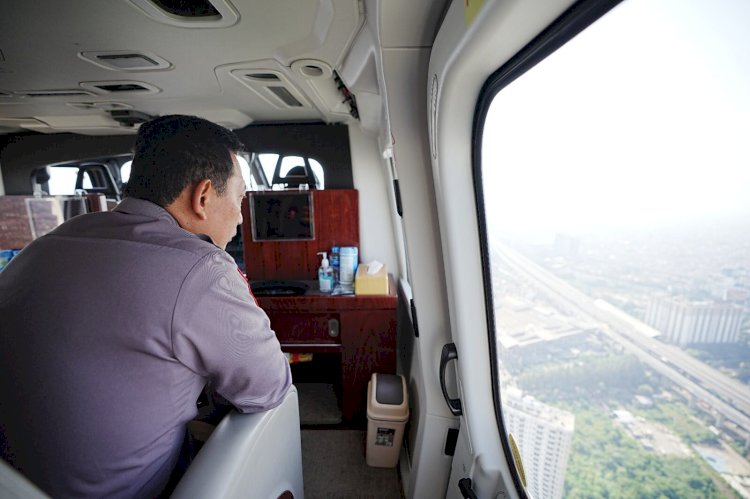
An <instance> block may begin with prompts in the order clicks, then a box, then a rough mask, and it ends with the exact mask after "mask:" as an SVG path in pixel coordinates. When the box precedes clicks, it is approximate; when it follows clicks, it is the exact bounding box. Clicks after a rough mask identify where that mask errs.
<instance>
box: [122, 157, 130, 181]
mask: <svg viewBox="0 0 750 499" xmlns="http://www.w3.org/2000/svg"><path fill="white" fill-rule="evenodd" d="M132 164H133V160H130V161H126V162H125V163H123V164H122V166H121V167H120V181H121V182H122V183H123V184H124V183H125V182H127V181H128V180H130V167H131V165H132Z"/></svg>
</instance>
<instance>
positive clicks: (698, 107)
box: [483, 0, 750, 233]
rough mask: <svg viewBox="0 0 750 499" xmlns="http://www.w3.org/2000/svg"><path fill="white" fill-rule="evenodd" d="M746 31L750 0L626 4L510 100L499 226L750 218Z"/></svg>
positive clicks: (521, 83) (500, 150) (494, 122)
mask: <svg viewBox="0 0 750 499" xmlns="http://www.w3.org/2000/svg"><path fill="white" fill-rule="evenodd" d="M748 25H750V2H749V1H747V0H701V1H697V0H696V1H694V0H681V1H677V0H626V1H625V2H623V3H622V4H620V5H619V6H617V7H616V8H615V9H613V10H612V11H611V12H610V13H609V14H607V15H605V16H604V17H603V18H602V19H600V20H599V21H597V22H596V23H594V24H593V25H592V26H590V27H589V28H588V29H587V30H585V31H584V32H583V33H581V34H580V35H578V36H577V37H576V38H574V39H573V40H572V41H571V42H569V43H568V44H567V45H565V46H563V47H562V48H561V49H559V50H558V51H557V52H555V53H554V54H552V55H551V56H550V57H548V58H547V59H545V60H544V61H542V63H540V64H539V65H537V66H536V67H535V68H533V69H532V70H530V71H529V72H528V73H526V74H525V75H523V76H522V77H521V78H519V79H518V80H516V81H515V82H513V83H512V84H510V85H509V86H508V87H506V88H505V89H503V90H502V91H500V92H499V93H498V95H497V96H496V97H495V100H494V101H493V103H492V106H491V108H490V112H489V114H488V118H487V123H486V126H485V136H484V141H483V181H484V185H485V189H488V188H491V189H492V192H493V195H492V196H487V198H488V199H489V200H490V201H489V202H490V203H491V204H488V206H487V210H488V219H490V224H491V227H493V226H494V227H497V228H498V230H503V231H508V232H524V231H530V230H531V231H534V230H544V231H549V232H569V233H576V232H585V231H592V230H593V231H595V230H599V231H601V230H611V229H614V228H633V227H638V228H648V227H661V226H668V225H670V224H684V223H688V224H689V223H693V222H694V221H698V220H718V219H726V218H733V217H734V218H739V217H742V216H744V217H745V219H748V220H750V146H748V145H747V144H749V143H750V140H748V139H749V138H750V137H749V136H750V30H747V29H746V27H747V26H748ZM494 193H497V195H495V194H494Z"/></svg>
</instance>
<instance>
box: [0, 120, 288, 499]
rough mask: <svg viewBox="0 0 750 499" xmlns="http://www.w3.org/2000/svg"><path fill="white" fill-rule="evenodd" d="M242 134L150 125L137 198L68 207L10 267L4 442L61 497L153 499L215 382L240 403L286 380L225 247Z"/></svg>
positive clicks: (265, 396) (241, 186) (7, 452)
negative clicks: (82, 211) (110, 206)
mask: <svg viewBox="0 0 750 499" xmlns="http://www.w3.org/2000/svg"><path fill="white" fill-rule="evenodd" d="M241 148H242V144H241V143H240V142H239V140H238V139H237V137H236V135H235V134H234V133H233V132H231V131H229V130H227V129H225V128H223V127H220V126H218V125H215V124H213V123H210V122H208V121H205V120H202V119H199V118H195V117H189V116H165V117H162V118H157V119H155V120H153V121H151V122H149V123H147V124H144V125H142V126H141V128H140V130H139V132H138V136H137V138H136V146H135V157H134V160H133V164H132V174H131V179H130V182H129V183H128V186H127V189H126V193H125V196H126V198H125V199H124V200H123V201H122V203H120V204H119V205H118V206H117V208H115V210H114V211H112V212H104V213H93V214H89V215H82V216H79V217H75V218H72V219H71V220H69V221H67V222H66V223H64V224H63V225H61V226H60V227H58V228H57V229H56V230H54V231H53V232H51V233H49V234H48V235H46V236H43V237H41V238H39V239H37V240H36V241H34V242H33V243H31V244H30V245H29V246H27V247H26V248H25V249H24V250H23V251H22V252H21V253H20V254H19V255H18V256H17V257H16V258H15V259H14V260H13V261H12V262H11V263H10V264H9V265H8V267H7V268H5V270H3V272H2V273H0V366H2V367H0V370H1V371H0V454H2V457H3V458H4V459H5V460H7V461H8V462H9V463H11V464H12V465H13V466H15V467H16V468H17V469H19V470H20V471H21V472H22V473H23V474H24V475H26V476H27V477H28V478H29V479H30V480H31V481H32V482H34V483H35V484H37V485H38V486H39V487H40V488H41V489H42V490H44V491H45V492H47V493H48V494H50V495H52V496H55V497H68V496H78V497H81V496H87V497H154V496H156V495H159V494H160V493H164V492H165V487H166V486H167V483H168V481H169V479H170V474H171V473H172V471H173V469H174V468H175V465H176V463H177V459H178V456H179V455H180V450H181V447H182V444H183V441H184V439H185V426H186V423H187V422H188V421H190V420H191V419H192V418H194V417H195V416H196V414H197V410H196V399H197V397H198V395H199V394H200V392H201V390H202V388H203V387H204V386H205V385H206V383H207V382H210V383H211V385H212V386H213V387H214V389H215V390H216V391H217V392H218V393H219V394H220V395H222V396H223V397H225V398H226V399H227V400H228V401H229V402H230V403H231V404H233V405H234V406H235V407H236V408H237V409H238V410H239V411H240V412H258V411H265V410H267V409H270V408H272V407H274V406H276V405H278V404H280V403H281V401H282V400H283V398H284V395H285V394H286V392H287V389H288V388H289V385H290V383H291V375H290V371H289V365H288V362H287V360H286V358H285V357H284V355H283V353H282V352H281V350H280V347H279V343H278V341H277V340H276V337H275V335H274V332H273V331H272V330H271V329H270V324H269V321H268V317H267V316H266V314H265V313H264V312H263V311H262V310H261V309H260V308H259V307H258V306H257V304H256V303H255V300H254V298H253V297H252V295H251V293H250V290H249V287H248V284H247V282H246V281H245V279H244V277H243V276H242V274H241V273H240V272H239V271H238V269H237V267H236V265H235V263H234V261H233V259H232V258H231V257H230V256H229V255H228V254H227V253H226V252H225V251H224V248H225V247H226V245H227V243H228V242H229V241H230V239H231V238H232V237H233V236H234V234H235V232H236V229H237V225H238V224H239V223H241V221H242V215H241V212H240V203H241V200H242V197H243V196H244V194H245V183H244V181H243V179H242V175H241V172H240V169H239V165H238V163H237V159H236V157H235V153H236V152H237V151H239V150H241Z"/></svg>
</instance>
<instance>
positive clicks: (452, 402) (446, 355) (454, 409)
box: [440, 343, 463, 416]
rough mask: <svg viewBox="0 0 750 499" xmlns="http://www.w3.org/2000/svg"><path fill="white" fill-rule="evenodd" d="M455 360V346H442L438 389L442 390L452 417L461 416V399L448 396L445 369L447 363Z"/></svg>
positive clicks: (456, 354)
mask: <svg viewBox="0 0 750 499" xmlns="http://www.w3.org/2000/svg"><path fill="white" fill-rule="evenodd" d="M457 359H458V352H457V351H456V344H455V343H448V344H446V345H443V351H442V353H441V354H440V388H441V389H442V390H443V398H444V399H445V401H446V402H447V403H448V409H450V411H451V414H453V415H454V416H460V415H461V414H463V409H462V408H461V399H457V398H456V399H452V398H450V397H449V396H448V389H447V388H446V387H445V368H446V367H448V362H450V361H451V360H457Z"/></svg>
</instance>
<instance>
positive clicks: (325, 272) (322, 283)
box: [318, 251, 333, 293]
mask: <svg viewBox="0 0 750 499" xmlns="http://www.w3.org/2000/svg"><path fill="white" fill-rule="evenodd" d="M318 254H319V255H323V262H322V263H321V264H320V268H319V269H318V286H319V287H320V291H321V292H322V293H330V292H331V291H333V269H332V268H331V267H330V265H329V263H328V253H327V252H325V251H321V252H319V253H318Z"/></svg>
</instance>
